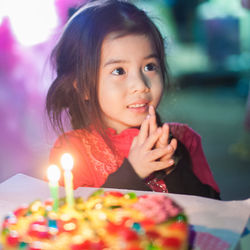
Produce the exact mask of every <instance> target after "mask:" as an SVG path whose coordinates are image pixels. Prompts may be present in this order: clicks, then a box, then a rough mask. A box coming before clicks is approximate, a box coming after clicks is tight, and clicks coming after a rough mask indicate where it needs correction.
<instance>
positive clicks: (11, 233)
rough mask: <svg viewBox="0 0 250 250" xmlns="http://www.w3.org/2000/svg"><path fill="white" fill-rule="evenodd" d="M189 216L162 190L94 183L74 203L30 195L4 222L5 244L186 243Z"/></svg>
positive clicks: (150, 247) (55, 249) (137, 248)
mask: <svg viewBox="0 0 250 250" xmlns="http://www.w3.org/2000/svg"><path fill="white" fill-rule="evenodd" d="M187 238H188V222H187V217H186V215H185V214H184V211H183V209H182V208H181V207H180V206H179V205H177V204H176V203H175V202H174V201H173V200H172V199H170V198H169V197H168V196H166V195H162V194H146V195H143V196H137V195H136V194H135V193H132V192H131V193H125V194H123V193H121V192H112V191H109V192H108V191H104V190H102V189H98V190H97V191H95V192H94V193H93V194H92V195H91V196H89V197H88V199H87V200H83V199H82V198H76V199H75V203H74V206H73V207H70V206H68V205H67V202H66V201H65V199H60V200H59V204H58V208H57V209H56V210H55V209H53V201H51V200H47V201H44V202H41V201H39V200H37V201H34V202H33V203H31V204H30V205H29V206H23V207H19V208H17V209H16V210H15V211H13V212H12V213H10V214H8V215H7V216H6V217H5V218H4V219H3V223H2V230H1V243H2V247H3V249H8V250H10V249H25V250H26V249H27V250H39V249H41V250H42V249H46V250H47V249H49V250H59V249H65V250H68V249H71V250H82V249H95V250H101V249H103V250H104V249H105V250H107V249H111V250H120V249H126V250H143V249H147V250H160V249H166V250H168V249H171V250H174V249H176V250H177V249H178V250H179V249H187Z"/></svg>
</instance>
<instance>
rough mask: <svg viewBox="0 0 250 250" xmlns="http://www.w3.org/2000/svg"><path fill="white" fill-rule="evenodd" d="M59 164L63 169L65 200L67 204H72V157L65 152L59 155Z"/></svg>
mask: <svg viewBox="0 0 250 250" xmlns="http://www.w3.org/2000/svg"><path fill="white" fill-rule="evenodd" d="M61 164H62V167H63V169H64V185H65V191H66V201H67V204H68V206H70V207H73V206H74V194H73V175H72V172H71V170H72V168H73V164H74V161H73V158H72V156H71V155H70V154H68V153H65V154H63V155H62V157H61Z"/></svg>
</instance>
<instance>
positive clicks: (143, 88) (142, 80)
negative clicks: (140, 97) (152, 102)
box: [130, 71, 150, 92]
mask: <svg viewBox="0 0 250 250" xmlns="http://www.w3.org/2000/svg"><path fill="white" fill-rule="evenodd" d="M130 81H131V92H148V91H149V89H150V81H149V79H148V78H147V77H146V76H145V75H144V74H143V72H141V71H140V72H138V73H136V74H134V75H133V76H132V77H131V79H130Z"/></svg>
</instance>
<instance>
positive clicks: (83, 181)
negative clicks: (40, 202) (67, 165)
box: [50, 123, 219, 192]
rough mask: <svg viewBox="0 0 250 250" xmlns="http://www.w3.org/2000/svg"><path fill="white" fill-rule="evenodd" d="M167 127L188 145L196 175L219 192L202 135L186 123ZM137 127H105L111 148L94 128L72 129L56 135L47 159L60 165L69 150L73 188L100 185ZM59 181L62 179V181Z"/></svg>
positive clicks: (121, 156)
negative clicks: (59, 135)
mask: <svg viewBox="0 0 250 250" xmlns="http://www.w3.org/2000/svg"><path fill="white" fill-rule="evenodd" d="M169 126H170V131H171V133H172V135H173V137H175V138H176V139H177V140H179V141H180V142H182V143H183V144H184V146H185V147H186V148H187V150H188V152H189V154H190V158H191V161H192V170H193V172H194V174H195V175H196V176H197V177H198V179H199V180H200V181H201V182H202V183H203V184H207V185H209V186H211V187H212V188H213V189H214V190H216V191H217V192H219V188H218V185H217V184H216V182H215V180H214V178H213V175H212V172H211V170H210V167H209V165H208V163H207V160H206V158H205V155H204V153H203V150H202V145H201V137H200V136H199V134H197V133H196V132H195V131H194V130H192V129H191V128H189V127H188V126H187V125H185V124H180V123H169ZM138 133H139V129H137V128H130V129H126V130H124V131H123V132H121V133H120V134H116V132H115V130H114V129H111V128H109V129H107V135H108V137H109V139H110V140H111V142H112V144H113V145H114V150H115V152H114V151H112V150H111V149H110V148H109V147H108V145H107V144H106V143H105V141H104V140H103V138H102V137H101V136H100V135H99V134H98V133H97V131H95V130H93V129H92V130H91V131H90V132H88V131H86V130H84V129H82V130H73V131H70V132H67V133H65V134H64V135H62V136H61V137H59V138H58V139H57V141H56V143H55V145H54V147H53V148H52V150H51V153H50V163H54V164H56V165H58V166H60V157H61V155H62V154H63V153H66V152H67V153H70V154H72V156H73V158H74V168H73V170H72V171H73V176H74V188H77V187H79V186H88V187H101V186H102V185H103V184H104V183H105V181H106V179H107V177H108V176H109V175H110V174H111V173H114V172H115V171H116V170H117V169H118V168H119V167H120V166H121V164H122V163H123V161H124V158H127V157H128V154H129V149H130V146H131V143H132V141H133V138H134V137H135V136H136V135H137V134H138ZM61 184H63V182H62V181H61Z"/></svg>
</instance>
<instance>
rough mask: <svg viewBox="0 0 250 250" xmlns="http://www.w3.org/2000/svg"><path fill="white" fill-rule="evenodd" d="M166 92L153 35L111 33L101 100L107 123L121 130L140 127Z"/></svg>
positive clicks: (102, 73) (102, 71)
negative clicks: (150, 38)
mask: <svg viewBox="0 0 250 250" xmlns="http://www.w3.org/2000/svg"><path fill="white" fill-rule="evenodd" d="M162 91H163V79H162V73H161V70H160V65H159V61H158V58H157V56H156V53H155V51H154V50H153V48H152V45H151V42H150V40H149V38H148V37H147V36H145V35H137V34H129V35H126V36H122V37H119V36H118V33H115V32H114V33H110V34H109V35H107V36H106V38H105V39H104V41H103V44H102V48H101V59H100V70H99V81H98V99H99V103H100V107H101V111H102V119H103V120H104V122H105V125H106V126H107V127H110V128H114V129H115V130H116V132H117V133H120V132H121V131H123V130H124V129H127V128H130V127H138V126H140V125H141V123H142V121H143V120H144V119H145V117H146V115H147V114H148V108H149V105H153V106H154V107H155V108H156V107H157V105H158V104H159V101H160V99H161V96H162Z"/></svg>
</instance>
